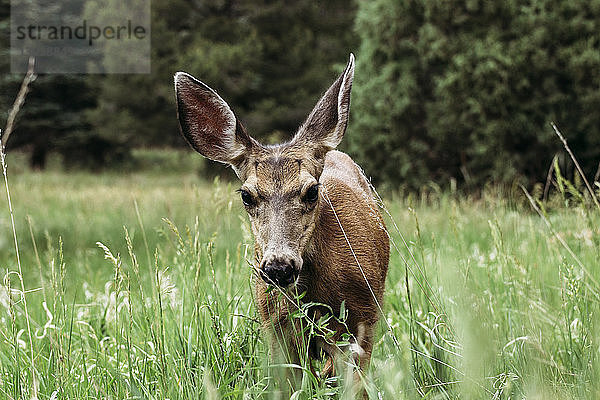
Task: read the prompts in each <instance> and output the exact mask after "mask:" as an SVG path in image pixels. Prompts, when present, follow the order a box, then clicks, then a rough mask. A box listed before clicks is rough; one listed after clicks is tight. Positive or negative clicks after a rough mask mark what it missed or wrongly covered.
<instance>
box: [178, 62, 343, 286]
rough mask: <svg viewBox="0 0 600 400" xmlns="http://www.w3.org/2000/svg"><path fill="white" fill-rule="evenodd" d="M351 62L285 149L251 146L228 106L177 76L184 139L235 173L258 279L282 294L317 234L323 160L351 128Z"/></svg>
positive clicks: (205, 89) (189, 78)
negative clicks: (278, 288)
mask: <svg viewBox="0 0 600 400" xmlns="http://www.w3.org/2000/svg"><path fill="white" fill-rule="evenodd" d="M353 77H354V56H353V55H352V54H351V55H350V61H349V62H348V65H347V66H346V69H345V70H344V72H343V73H342V75H340V77H339V78H338V79H337V80H336V81H335V82H334V83H333V84H332V85H331V87H330V88H329V89H328V90H327V92H325V94H324V95H323V97H322V98H321V99H320V100H319V102H318V103H317V105H316V106H315V108H314V109H313V110H312V112H311V113H310V114H309V116H308V118H307V119H306V121H305V122H304V123H303V124H302V126H301V127H300V128H299V129H298V132H297V133H296V134H295V135H294V137H293V139H292V140H291V141H290V142H288V143H283V144H279V145H275V146H265V145H261V144H260V143H258V142H257V141H256V140H255V139H253V138H252V137H251V136H250V135H248V133H247V132H246V130H245V129H244V127H243V126H242V124H241V123H240V121H239V120H238V119H237V118H236V116H235V114H234V113H233V111H232V110H231V108H230V107H229V105H228V104H227V103H226V102H225V101H224V100H223V99H222V98H221V97H220V96H219V95H218V94H217V93H216V92H215V91H213V90H212V89H211V88H209V87H208V86H206V85H205V84H204V83H202V82H200V81H199V80H197V79H195V78H194V77H192V76H191V75H188V74H186V73H183V72H178V73H177V74H176V75H175V92H176V98H177V111H178V118H179V124H180V127H181V132H182V133H183V136H184V137H185V138H186V140H187V141H188V142H189V144H190V145H191V146H192V147H193V148H194V149H195V150H196V151H197V152H199V153H200V154H202V155H203V156H205V157H207V158H210V159H211V160H215V161H219V162H222V163H225V164H228V165H230V166H231V167H232V168H233V169H234V171H235V173H236V174H237V176H238V177H239V178H240V180H241V181H242V186H241V188H240V190H239V192H240V195H241V199H242V202H243V203H244V206H245V208H246V211H247V212H248V215H249V216H250V221H251V223H252V231H253V234H254V239H255V241H256V246H257V249H258V253H259V254H258V255H259V258H260V265H259V269H260V273H261V276H262V278H263V279H264V280H265V281H266V282H267V283H270V284H276V285H279V286H282V287H285V286H288V285H290V284H291V283H293V282H295V281H296V278H297V277H298V275H299V273H300V270H301V269H302V263H303V261H302V255H303V254H304V253H305V250H306V249H307V246H308V244H309V242H310V239H311V237H312V233H313V231H314V229H315V222H316V217H317V215H318V209H319V192H320V191H321V189H320V188H319V178H320V176H321V172H322V171H323V165H324V159H325V154H326V153H327V152H328V151H330V150H332V149H334V148H335V147H336V146H337V145H338V144H339V143H340V141H341V140H342V137H343V136H344V132H345V131H346V125H347V123H348V111H349V107H350V90H351V88H352V79H353Z"/></svg>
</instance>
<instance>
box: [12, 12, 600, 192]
mask: <svg viewBox="0 0 600 400" xmlns="http://www.w3.org/2000/svg"><path fill="white" fill-rule="evenodd" d="M90 2H92V1H90ZM9 20H10V2H9V1H8V0H0V32H1V35H0V51H1V54H0V126H4V122H5V121H6V117H7V114H8V110H9V109H10V107H11V105H12V102H13V100H14V98H15V95H16V93H17V91H18V87H19V84H20V82H21V80H22V78H23V77H22V75H17V74H11V73H10V58H9V44H10V38H9V28H10V26H9V23H10V21H9ZM151 29H152V30H151V35H152V73H151V74H147V75H39V76H38V78H37V80H36V81H35V82H34V83H33V84H32V86H31V91H30V93H29V95H28V97H27V101H26V104H25V106H24V107H23V109H22V110H21V113H20V114H19V118H18V120H17V125H16V129H15V131H14V132H13V134H12V136H11V138H10V140H9V142H8V151H13V150H17V149H19V150H20V151H22V152H26V153H27V154H28V157H29V159H30V164H31V166H32V167H34V168H40V169H42V168H44V167H45V165H46V163H47V159H48V157H49V156H51V155H59V156H60V159H61V160H62V163H63V164H64V166H65V168H89V169H92V170H100V169H106V168H120V166H121V165H122V164H123V163H126V162H128V160H129V159H130V158H131V151H132V149H136V148H148V147H151V148H163V147H171V148H172V147H175V148H177V147H184V146H186V144H185V143H184V141H183V140H182V138H181V136H180V134H179V132H178V127H177V121H176V118H175V106H174V94H173V85H172V77H173V74H174V73H175V72H176V71H179V70H183V71H186V72H189V73H191V74H193V75H195V76H196V77H198V78H199V79H201V80H203V81H204V82H206V83H207V84H208V85H210V86H211V87H213V88H214V89H216V90H217V91H218V92H219V93H220V94H221V96H222V97H223V98H224V99H226V101H228V103H229V104H230V105H231V106H232V108H233V109H234V112H236V114H237V116H238V117H239V118H240V119H241V121H242V122H243V123H244V124H245V125H246V127H247V128H248V130H249V131H250V132H251V134H252V135H254V136H255V137H257V138H258V139H259V140H261V141H263V142H270V143H272V142H277V141H281V140H285V139H287V138H289V137H290V136H291V134H293V133H294V131H295V129H296V128H297V127H298V126H299V124H300V123H301V122H302V119H303V118H304V117H305V116H306V115H307V114H308V112H309V111H310V109H311V108H312V106H313V105H314V104H315V102H316V101H317V99H318V97H319V96H320V95H321V94H322V92H323V91H324V90H325V89H326V88H327V87H328V86H329V84H330V83H331V82H332V81H333V79H335V77H336V76H337V75H338V74H339V73H340V71H341V70H342V69H343V67H344V66H345V64H346V62H347V59H348V54H349V53H350V52H354V53H355V55H356V59H357V64H356V74H355V85H354V89H353V94H352V107H351V114H350V115H351V116H350V125H349V129H348V132H347V134H346V138H345V140H344V142H343V147H342V150H344V151H347V152H349V153H350V154H351V155H352V156H353V157H354V158H355V160H356V161H357V162H358V163H359V164H360V165H362V166H363V168H364V169H365V171H366V172H367V174H368V175H369V176H371V177H373V180H374V181H375V183H377V184H383V185H387V186H389V187H392V188H393V187H398V186H402V187H405V188H411V189H418V188H420V187H422V186H424V185H426V184H429V183H431V182H434V183H435V184H437V185H440V186H441V187H447V186H448V185H449V184H450V182H456V183H457V184H458V185H459V186H460V187H462V188H465V189H467V190H469V189H473V188H477V187H481V186H482V185H484V184H487V183H490V182H491V183H493V184H512V183H515V182H520V183H525V184H532V183H534V182H539V181H544V180H545V178H546V175H547V172H548V169H549V167H550V166H551V164H552V160H553V158H554V157H555V156H558V158H559V160H561V162H562V163H563V164H564V165H566V164H567V162H566V160H567V157H565V155H564V154H563V149H562V145H561V143H560V141H559V140H558V139H557V137H556V136H555V134H554V132H553V129H552V128H551V126H550V122H551V121H554V122H555V123H556V124H557V125H558V127H559V128H560V130H561V131H562V132H563V134H564V135H565V136H566V137H567V139H568V140H569V144H570V146H571V147H572V149H573V151H574V152H575V154H576V155H577V157H578V158H579V161H580V162H581V163H582V164H583V166H584V169H585V170H586V172H587V173H588V174H589V175H590V176H591V177H593V176H594V175H595V174H596V171H597V170H598V166H599V161H600V0H586V1H579V0H554V1H550V0H510V1H498V2H490V1H484V0H480V1H477V0H457V1H441V0H433V1H427V0H414V1H408V0H407V1H400V0H370V1H362V0H360V1H355V2H349V1H341V0H330V1H327V2H315V1H313V0H299V1H293V2H292V1H284V0H273V1H251V0H218V1H184V0H168V1H167V0H153V1H152V26H151ZM207 165H208V166H207V167H206V168H205V169H204V170H203V171H202V173H204V174H210V173H212V172H211V171H212V170H214V169H215V168H216V167H215V166H214V165H212V166H211V164H207ZM219 168H220V167H219Z"/></svg>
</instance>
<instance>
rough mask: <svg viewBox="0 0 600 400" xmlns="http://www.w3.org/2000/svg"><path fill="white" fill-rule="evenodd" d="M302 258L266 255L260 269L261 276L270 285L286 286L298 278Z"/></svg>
mask: <svg viewBox="0 0 600 400" xmlns="http://www.w3.org/2000/svg"><path fill="white" fill-rule="evenodd" d="M301 267H302V259H299V260H297V259H296V258H295V257H282V256H266V257H264V258H263V261H262V262H261V266H260V269H259V272H260V277H261V278H262V279H263V280H264V281H265V282H266V283H267V284H269V285H274V286H279V287H281V288H286V287H288V286H290V285H292V284H293V283H295V282H296V281H297V280H298V276H299V274H300V268H301Z"/></svg>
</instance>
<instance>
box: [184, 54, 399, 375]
mask: <svg viewBox="0 0 600 400" xmlns="http://www.w3.org/2000/svg"><path fill="white" fill-rule="evenodd" d="M354 65H355V62H354V55H353V54H350V59H349V61H348V64H347V66H346V68H345V69H344V71H343V73H342V74H341V75H340V76H339V77H338V78H337V79H336V80H335V82H333V84H332V85H331V86H330V87H329V89H328V90H327V91H326V92H325V94H324V95H323V96H322V97H321V98H320V100H319V101H318V102H317V104H316V106H315V107H314V109H313V110H312V111H311V112H310V114H309V115H308V117H307V119H306V120H305V122H304V123H303V124H301V126H300V127H299V129H298V130H297V132H296V133H295V134H294V135H293V137H292V139H291V140H290V141H288V142H285V143H281V144H277V145H263V144H261V143H259V142H258V141H257V140H256V139H254V138H253V137H252V136H250V135H249V134H248V133H247V131H246V129H245V128H244V126H243V125H242V123H241V122H240V120H239V119H238V118H237V117H236V116H235V114H234V113H233V111H232V110H231V108H230V107H229V105H228V104H227V103H226V102H225V101H224V100H223V99H222V98H221V97H220V96H219V95H218V94H217V93H216V92H215V91H214V90H213V89H211V88H210V87H209V86H207V85H206V84H204V83H203V82H201V81H199V80H197V79H196V78H194V77H193V76H192V75H189V74H187V73H185V72H177V73H176V74H175V78H174V80H175V94H176V96H175V97H176V103H177V115H178V120H179V126H180V130H181V133H182V134H183V136H184V138H185V139H186V141H187V142H188V143H189V145H190V146H191V147H192V148H193V149H194V150H196V151H197V152H198V153H200V154H201V155H203V156H204V157H206V158H209V159H211V160H214V161H218V162H220V163H224V164H226V165H228V166H230V167H231V168H233V170H234V172H235V174H236V175H237V177H238V178H239V180H240V181H241V182H242V184H241V187H240V189H239V193H240V197H241V201H242V203H243V205H244V207H245V209H246V211H247V214H248V216H249V219H250V223H251V230H252V234H253V237H254V260H255V262H256V267H255V268H256V276H255V278H254V290H255V302H256V307H257V309H258V313H259V315H260V319H261V322H262V325H263V328H264V331H266V332H267V333H268V335H269V337H270V339H271V340H270V342H271V352H272V354H284V355H285V357H288V358H287V359H288V360H289V361H291V362H292V363H296V364H298V363H299V362H300V357H301V355H302V353H301V352H302V349H308V357H309V359H310V361H311V364H310V365H311V369H312V365H313V361H314V360H321V361H322V362H323V371H321V376H323V377H329V376H333V375H334V374H335V373H336V369H339V367H336V365H340V362H341V361H340V360H343V357H344V355H347V354H348V349H347V348H341V347H340V346H339V345H337V344H336V343H338V342H339V341H340V339H341V338H342V337H343V335H344V334H346V335H348V336H349V337H351V343H350V344H349V345H348V346H347V347H348V348H350V353H351V355H352V359H353V360H355V365H356V368H355V372H354V376H355V377H354V380H355V381H356V380H357V379H358V378H357V374H359V373H361V371H362V372H364V371H365V370H366V369H367V367H368V366H369V363H370V359H371V354H372V351H373V340H374V328H375V325H376V323H377V321H378V318H379V313H380V312H381V306H380V304H381V302H382V299H383V294H384V289H385V279H386V275H387V269H388V261H389V251H390V246H389V236H388V234H387V230H386V228H385V223H384V220H383V218H382V216H381V214H380V212H379V208H378V205H377V201H376V199H375V197H374V192H373V189H372V188H371V185H370V182H369V181H368V180H367V178H366V177H365V175H364V173H363V172H362V169H361V168H360V167H359V166H358V165H357V164H356V163H355V162H354V161H353V160H352V158H351V157H350V156H348V155H347V154H345V153H343V152H341V151H338V150H336V147H337V146H338V145H339V144H340V142H341V141H342V138H343V136H344V133H345V131H346V127H347V125H348V116H349V110H350V92H351V89H352V82H353V79H354ZM274 289H276V290H274ZM293 293H296V294H298V293H302V296H298V297H294V296H291V294H293ZM299 303H300V304H310V303H314V304H316V305H315V306H314V307H310V308H308V311H306V315H304V316H303V317H306V319H312V321H316V320H318V319H319V318H322V317H325V316H327V315H332V314H333V315H338V313H340V311H344V310H345V313H346V314H347V317H346V318H345V320H344V321H341V320H339V319H337V318H331V319H330V320H329V323H328V329H329V330H330V334H329V335H321V336H319V335H317V336H316V337H314V336H313V337H312V338H308V339H307V338H306V337H305V335H304V334H303V330H302V326H300V325H299V324H302V323H303V319H302V318H291V317H290V315H291V314H292V313H293V312H295V311H297V310H298V307H299ZM348 336H346V337H348ZM307 340H308V344H307ZM303 346H305V347H303ZM306 346H308V347H306Z"/></svg>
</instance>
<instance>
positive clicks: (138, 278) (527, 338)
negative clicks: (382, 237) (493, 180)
mask: <svg viewBox="0 0 600 400" xmlns="http://www.w3.org/2000/svg"><path fill="white" fill-rule="evenodd" d="M11 162H14V163H16V164H17V165H16V166H15V169H14V170H15V171H16V172H14V173H11V169H10V168H9V176H8V179H9V184H10V194H11V196H12V204H13V208H14V218H15V227H16V231H15V232H16V235H17V238H18V245H19V250H20V255H21V259H20V263H21V269H22V273H21V274H19V275H20V276H22V278H23V287H20V284H16V283H18V278H17V276H18V275H17V272H18V265H17V262H16V257H15V256H16V253H15V251H16V249H15V246H14V244H13V243H12V240H11V224H10V215H9V212H8V209H7V207H3V208H0V227H1V229H2V232H3V234H2V235H0V266H1V268H2V275H3V277H4V278H5V279H4V284H3V285H2V286H0V398H7V399H17V398H33V397H35V396H37V398H39V399H50V398H55V399H57V398H84V397H90V398H144V399H145V398H152V399H153V398H156V399H164V398H169V399H188V398H190V399H191V398H194V399H197V398H202V399H220V398H223V399H255V398H265V399H271V398H277V396H278V394H277V391H276V390H275V389H277V388H276V385H277V383H276V379H274V377H276V376H277V374H278V371H280V370H281V366H280V365H277V364H274V363H273V362H272V361H271V359H270V357H269V343H268V340H267V337H266V335H265V334H264V333H263V332H262V330H261V328H260V324H259V322H258V316H257V313H256V310H255V307H254V305H253V290H252V285H251V279H252V268H251V266H250V265H249V263H248V260H250V259H251V258H252V251H251V248H252V246H251V244H252V238H251V237H250V233H249V232H250V228H249V225H248V222H247V218H246V216H245V211H244V210H243V208H242V207H241V205H240V201H239V199H238V198H237V195H236V194H235V192H234V189H235V188H236V187H235V186H232V185H230V184H226V183H221V182H218V181H216V182H212V183H206V182H203V181H201V180H199V179H198V178H197V177H196V176H195V175H194V174H193V173H187V174H183V173H181V174H170V173H168V172H164V171H163V172H160V171H150V172H144V173H132V174H127V175H123V174H116V173H105V174H98V175H91V174H87V173H81V172H79V173H63V172H60V171H56V170H54V171H48V172H32V171H29V170H27V169H26V168H21V167H19V164H18V161H17V160H16V159H11V157H9V158H8V163H9V166H10V165H11V164H10V163H11ZM562 183H563V184H564V181H563V182H562ZM566 187H567V185H566V184H564V185H563V188H566ZM3 194H4V195H6V194H5V193H3ZM517 196H519V197H517V198H512V199H506V198H503V196H501V195H498V194H497V193H492V192H491V191H489V192H486V193H484V194H483V196H482V197H480V198H479V199H473V198H469V197H463V196H458V195H451V194H443V193H434V194H425V193H423V194H421V195H419V196H414V195H412V196H411V195H407V196H404V195H403V196H401V197H399V196H394V195H390V196H387V198H386V199H384V203H385V204H386V206H387V210H388V211H389V216H388V221H387V226H388V230H389V232H390V235H391V239H392V241H393V246H392V255H391V260H390V269H389V276H388V280H387V285H386V294H385V300H384V303H383V304H382V307H383V312H384V315H383V316H382V322H381V323H380V324H379V326H378V334H377V343H376V345H375V348H374V354H373V358H372V363H371V368H370V369H369V371H367V374H366V378H365V382H366V384H367V391H368V393H369V396H370V398H373V399H378V398H383V399H416V398H432V399H433V398H442V399H443V398H451V399H455V398H473V399H479V398H481V399H508V398H540V399H546V398H558V399H579V398H581V399H588V398H590V399H591V398H598V397H600V385H599V384H598V382H600V376H599V373H600V361H599V360H598V356H599V355H600V354H599V350H598V349H599V348H600V347H599V340H600V332H599V326H598V323H597V321H598V318H597V315H598V312H599V311H600V310H599V307H598V305H599V293H600V288H599V287H598V286H597V284H596V283H595V282H597V281H599V280H600V276H599V275H600V272H599V271H598V269H599V268H598V260H599V259H600V231H599V228H598V227H599V226H600V224H599V223H600V214H599V212H598V210H596V209H594V208H593V207H590V206H589V204H588V202H587V201H586V199H585V196H584V195H582V197H581V199H579V198H577V197H576V196H574V195H573V194H570V193H569V192H568V190H564V191H563V193H561V192H560V191H557V192H556V193H555V195H554V197H553V198H552V199H551V200H550V201H549V202H546V203H540V206H542V207H541V208H540V209H541V211H542V213H543V215H544V218H546V219H547V221H548V223H549V224H550V228H551V229H550V228H549V227H548V225H546V223H545V222H544V220H543V219H542V218H541V217H540V216H539V215H538V214H537V213H535V212H534V211H533V210H532V208H531V207H530V206H529V204H528V203H527V200H526V198H525V196H523V195H517ZM534 196H535V195H534ZM565 202H568V204H565ZM5 204H6V203H5ZM559 238H560V240H559ZM561 240H562V241H564V244H563V243H561ZM565 245H566V246H567V247H568V249H569V250H570V251H569V250H567V248H566V247H565ZM573 256H575V258H576V259H575V258H574V257H573ZM584 269H585V270H586V271H588V274H586V272H585V271H584ZM8 279H10V284H9V282H8ZM25 300H26V303H25ZM28 323H29V324H30V331H31V336H29V335H28V330H27V324H28ZM312 329H314V332H315V334H321V333H320V332H319V329H317V328H315V327H312ZM29 337H31V343H29ZM300 367H301V368H303V379H302V382H301V384H300V387H299V389H300V390H299V391H298V392H297V393H295V394H294V396H295V397H294V398H299V399H309V398H316V399H332V398H348V396H347V393H348V388H347V386H346V385H345V384H344V379H343V378H342V379H341V381H339V382H337V383H335V382H331V381H329V382H323V381H322V380H321V379H319V378H318V377H317V376H314V375H313V373H312V372H311V370H310V368H308V366H307V365H306V364H303V365H301V366H300ZM34 379H37V385H35V386H34ZM280 398H281V397H280Z"/></svg>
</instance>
